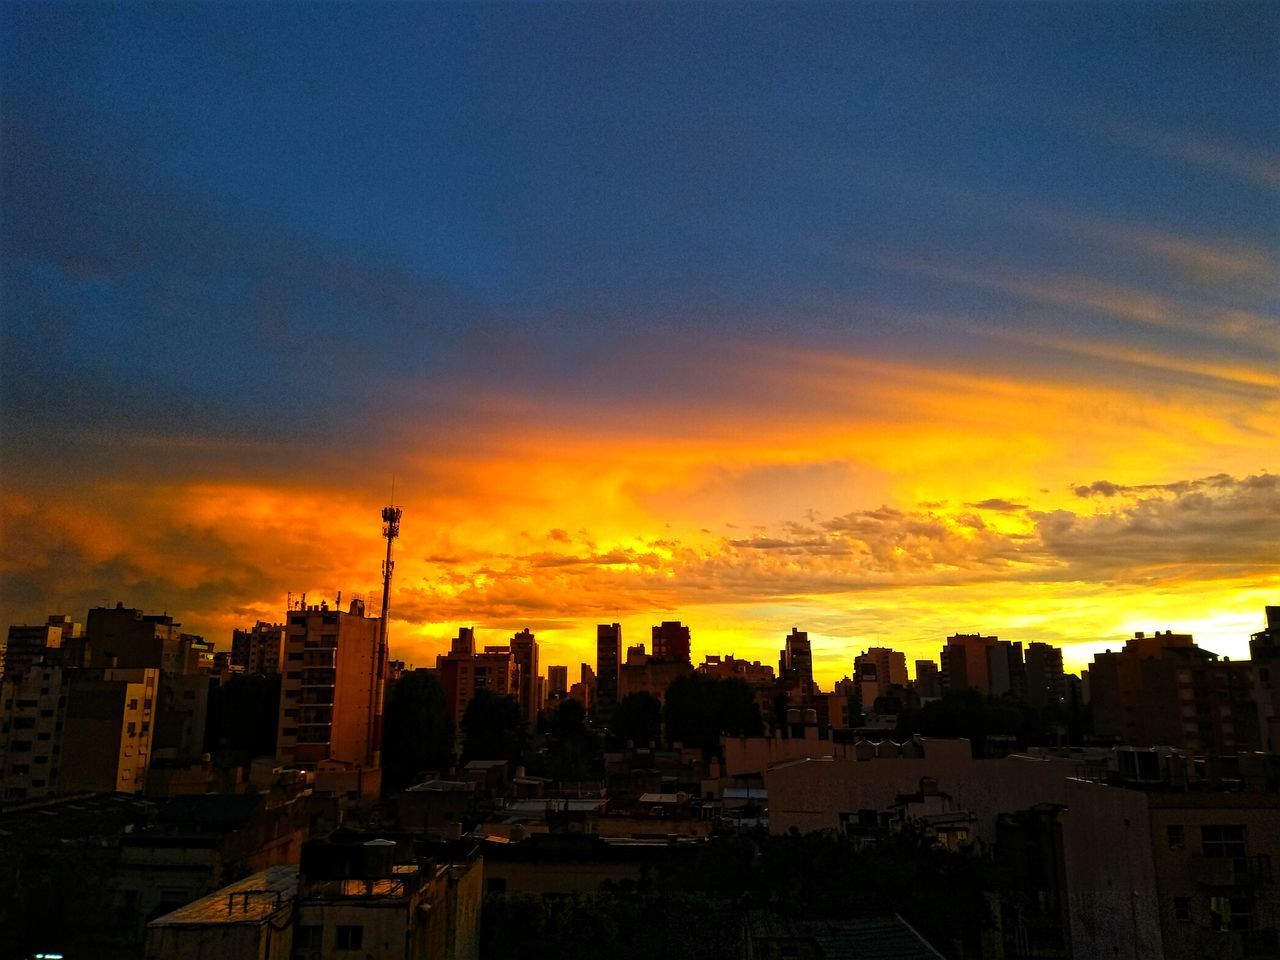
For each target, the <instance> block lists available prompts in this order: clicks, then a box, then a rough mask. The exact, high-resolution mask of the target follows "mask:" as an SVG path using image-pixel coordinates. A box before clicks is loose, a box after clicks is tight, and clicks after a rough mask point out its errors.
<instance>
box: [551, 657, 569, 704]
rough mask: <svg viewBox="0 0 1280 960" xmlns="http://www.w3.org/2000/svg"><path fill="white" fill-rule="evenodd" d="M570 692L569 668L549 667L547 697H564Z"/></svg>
mask: <svg viewBox="0 0 1280 960" xmlns="http://www.w3.org/2000/svg"><path fill="white" fill-rule="evenodd" d="M568 692H569V668H568V667H560V666H554V665H553V666H549V667H547V695H548V696H551V697H554V696H556V695H557V694H559V695H561V696H564V695H566V694H568Z"/></svg>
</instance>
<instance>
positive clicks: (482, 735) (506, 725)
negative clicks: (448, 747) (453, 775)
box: [461, 689, 525, 763]
mask: <svg viewBox="0 0 1280 960" xmlns="http://www.w3.org/2000/svg"><path fill="white" fill-rule="evenodd" d="M461 726H462V760H463V762H464V763H465V762H467V761H469V760H506V761H507V762H509V763H518V762H519V760H520V755H521V753H522V752H523V751H524V747H525V729H524V719H523V717H521V715H520V705H519V704H518V703H516V701H515V700H514V699H512V698H511V697H500V696H497V695H496V694H494V693H491V692H490V691H488V690H483V689H482V690H477V691H476V694H475V696H474V697H472V698H471V702H470V703H469V704H467V710H466V712H465V713H464V714H463V715H462V724H461Z"/></svg>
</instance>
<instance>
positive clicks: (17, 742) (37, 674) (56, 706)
mask: <svg viewBox="0 0 1280 960" xmlns="http://www.w3.org/2000/svg"><path fill="white" fill-rule="evenodd" d="M66 703H67V687H66V673H65V672H64V671H63V669H62V668H61V667H60V666H58V665H56V664H42V663H36V664H32V665H29V666H28V667H27V668H26V669H23V670H20V671H17V672H15V673H12V674H8V675H6V676H5V678H4V680H3V682H0V799H3V800H31V799H35V798H37V797H45V796H48V795H49V794H51V793H53V792H54V790H55V789H56V788H57V784H58V767H59V765H60V763H61V760H62V744H61V741H62V728H63V725H64V723H65V721H66Z"/></svg>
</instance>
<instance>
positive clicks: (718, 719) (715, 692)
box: [663, 673, 764, 754]
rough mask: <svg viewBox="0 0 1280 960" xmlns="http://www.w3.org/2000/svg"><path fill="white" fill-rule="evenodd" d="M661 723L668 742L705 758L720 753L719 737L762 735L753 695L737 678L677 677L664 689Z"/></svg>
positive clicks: (758, 709) (695, 674)
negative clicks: (699, 750)
mask: <svg viewBox="0 0 1280 960" xmlns="http://www.w3.org/2000/svg"><path fill="white" fill-rule="evenodd" d="M663 719H664V720H665V721H666V726H667V740H668V741H670V742H671V743H677V742H678V743H684V744H686V745H689V746H698V747H701V748H702V751H703V753H706V754H712V753H715V752H717V751H718V750H719V749H720V735H721V734H728V735H729V736H735V737H736V736H748V737H756V736H759V735H760V734H761V733H763V732H764V721H763V720H762V719H761V717H760V708H759V707H758V706H757V705H756V699H755V694H754V693H752V691H751V688H750V687H749V686H747V685H746V684H745V683H744V682H743V681H741V680H739V679H737V678H736V677H731V678H729V679H724V680H722V679H719V678H717V677H708V676H704V675H702V674H700V673H690V674H686V675H684V676H682V677H676V679H675V680H673V681H671V685H670V686H669V687H667V694H666V703H665V705H664V706H663Z"/></svg>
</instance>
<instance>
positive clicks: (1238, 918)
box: [1209, 897, 1253, 930]
mask: <svg viewBox="0 0 1280 960" xmlns="http://www.w3.org/2000/svg"><path fill="white" fill-rule="evenodd" d="M1209 927H1210V928H1211V929H1213V930H1252V929H1253V901H1252V900H1251V899H1249V898H1248V897H1210V898H1209Z"/></svg>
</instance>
